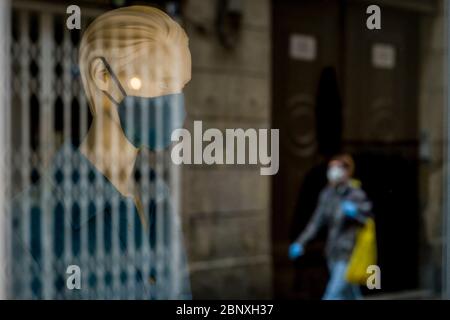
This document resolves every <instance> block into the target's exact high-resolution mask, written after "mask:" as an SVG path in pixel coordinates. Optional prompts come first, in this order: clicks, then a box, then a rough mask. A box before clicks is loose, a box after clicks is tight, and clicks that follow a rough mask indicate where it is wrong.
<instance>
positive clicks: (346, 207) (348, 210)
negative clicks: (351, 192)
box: [341, 200, 358, 219]
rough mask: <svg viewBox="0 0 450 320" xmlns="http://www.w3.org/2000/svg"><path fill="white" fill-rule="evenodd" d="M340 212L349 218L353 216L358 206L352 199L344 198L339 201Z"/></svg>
mask: <svg viewBox="0 0 450 320" xmlns="http://www.w3.org/2000/svg"><path fill="white" fill-rule="evenodd" d="M341 209H342V212H343V213H344V214H345V215H346V216H347V217H349V218H353V219H354V218H355V217H356V215H357V213H358V207H357V206H356V204H355V203H354V202H353V201H349V200H345V201H343V202H342V203H341Z"/></svg>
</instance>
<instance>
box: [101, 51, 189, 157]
mask: <svg viewBox="0 0 450 320" xmlns="http://www.w3.org/2000/svg"><path fill="white" fill-rule="evenodd" d="M101 59H102V61H103V63H104V64H105V67H106V69H107V70H108V72H109V73H110V75H111V78H112V79H113V80H114V81H115V82H116V84H117V86H118V88H119V89H120V91H121V93H122V95H123V96H124V98H123V100H122V101H121V102H120V103H119V102H117V101H115V99H114V98H113V97H112V96H111V95H110V94H109V93H108V92H106V91H103V92H104V93H105V95H106V96H107V97H108V98H109V99H110V100H111V101H112V102H113V103H114V104H115V105H116V106H117V109H118V114H119V119H120V125H121V126H122V129H123V131H124V133H125V136H126V137H127V139H128V140H129V141H130V142H131V143H132V144H133V145H134V146H135V147H136V148H140V147H143V146H146V147H148V148H149V149H150V150H162V149H165V148H167V147H168V146H169V145H170V144H171V142H172V141H171V135H172V132H173V131H174V130H175V129H179V128H181V127H182V126H183V122H184V119H185V116H186V112H185V108H184V96H183V94H182V93H176V94H168V95H164V96H159V97H151V98H147V97H138V96H129V95H127V93H126V91H125V89H124V88H123V86H122V84H121V83H120V81H119V79H118V78H117V76H116V75H115V73H114V72H113V71H112V69H111V67H110V65H109V64H108V62H107V61H106V59H104V58H101Z"/></svg>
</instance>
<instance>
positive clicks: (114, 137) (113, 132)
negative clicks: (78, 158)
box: [80, 115, 138, 197]
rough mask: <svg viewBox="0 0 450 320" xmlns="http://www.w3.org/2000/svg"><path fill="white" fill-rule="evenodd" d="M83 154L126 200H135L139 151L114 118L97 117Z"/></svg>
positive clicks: (85, 143) (85, 140)
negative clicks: (131, 198)
mask: <svg viewBox="0 0 450 320" xmlns="http://www.w3.org/2000/svg"><path fill="white" fill-rule="evenodd" d="M80 152H81V153H82V154H83V155H84V156H85V157H86V158H87V159H88V160H89V161H90V162H91V163H92V164H93V165H94V166H95V168H96V169H97V170H98V171H100V172H101V173H102V174H103V175H104V176H105V177H106V178H107V179H108V180H109V181H110V182H111V183H112V184H113V185H114V187H115V188H116V189H117V190H118V191H119V192H120V193H121V194H122V195H123V196H126V197H133V196H134V180H133V170H134V166H135V163H136V158H137V154H138V149H136V148H135V147H134V146H133V145H132V144H131V143H130V142H129V141H128V140H127V138H126V137H125V135H124V133H123V131H122V128H121V127H120V125H119V124H118V123H116V122H115V121H114V120H112V118H111V117H109V116H105V115H103V116H102V115H100V116H96V117H94V120H93V122H92V125H91V127H90V128H89V131H88V134H87V136H86V138H85V139H84V140H83V142H82V144H81V146H80Z"/></svg>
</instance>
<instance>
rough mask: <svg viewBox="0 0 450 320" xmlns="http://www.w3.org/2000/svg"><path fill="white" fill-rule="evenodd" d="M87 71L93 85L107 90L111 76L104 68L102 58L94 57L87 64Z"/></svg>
mask: <svg viewBox="0 0 450 320" xmlns="http://www.w3.org/2000/svg"><path fill="white" fill-rule="evenodd" d="M89 73H90V75H91V79H92V80H93V81H94V83H95V86H96V87H97V88H98V89H100V90H102V91H107V90H108V88H109V81H110V79H111V76H110V74H109V72H108V70H107V69H106V66H105V64H104V63H103V61H102V59H100V58H95V59H94V60H93V61H92V62H91V64H90V66H89Z"/></svg>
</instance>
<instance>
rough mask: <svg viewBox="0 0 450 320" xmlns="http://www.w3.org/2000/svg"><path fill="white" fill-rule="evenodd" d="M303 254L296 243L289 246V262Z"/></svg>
mask: <svg viewBox="0 0 450 320" xmlns="http://www.w3.org/2000/svg"><path fill="white" fill-rule="evenodd" d="M303 253H304V249H303V246H302V245H301V244H299V243H297V242H294V243H293V244H291V245H290V246H289V258H290V259H291V260H294V259H297V258H298V257H300V256H302V255H303Z"/></svg>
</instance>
